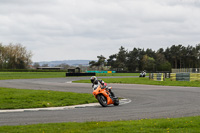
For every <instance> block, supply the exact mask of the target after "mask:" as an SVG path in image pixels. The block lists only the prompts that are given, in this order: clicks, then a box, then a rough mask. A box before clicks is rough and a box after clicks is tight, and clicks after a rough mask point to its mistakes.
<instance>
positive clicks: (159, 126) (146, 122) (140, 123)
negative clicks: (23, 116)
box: [0, 116, 200, 133]
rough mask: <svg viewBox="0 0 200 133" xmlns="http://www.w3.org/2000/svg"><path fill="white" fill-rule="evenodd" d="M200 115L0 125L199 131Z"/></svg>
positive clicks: (12, 129) (42, 131)
mask: <svg viewBox="0 0 200 133" xmlns="http://www.w3.org/2000/svg"><path fill="white" fill-rule="evenodd" d="M199 125H200V116H198V117H184V118H163V119H141V120H130V121H112V122H83V123H76V122H68V123H49V124H36V125H24V126H0V132H6V133H16V132H17V133H24V132H28V133H69V132H71V133H74V132H76V133H88V132H92V133H133V132H140V133H141V132H142V133H149V132H152V133H155V132H156V133H198V132H199V131H200V126H199Z"/></svg>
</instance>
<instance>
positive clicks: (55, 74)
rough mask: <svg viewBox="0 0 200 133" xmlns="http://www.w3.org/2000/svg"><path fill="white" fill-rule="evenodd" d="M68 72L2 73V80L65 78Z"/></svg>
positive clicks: (105, 74)
mask: <svg viewBox="0 0 200 133" xmlns="http://www.w3.org/2000/svg"><path fill="white" fill-rule="evenodd" d="M65 74H66V72H0V80H6V79H34V78H61V77H62V78H64V77H66V76H65ZM97 76H139V73H97Z"/></svg>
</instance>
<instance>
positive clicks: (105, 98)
mask: <svg viewBox="0 0 200 133" xmlns="http://www.w3.org/2000/svg"><path fill="white" fill-rule="evenodd" d="M109 89H112V87H109ZM93 95H94V96H95V98H96V99H97V100H98V101H99V103H100V104H101V106H103V107H106V106H108V105H110V104H113V105H115V106H118V105H119V98H118V97H115V95H114V93H113V92H112V91H109V90H108V89H107V88H106V87H105V86H102V85H98V86H96V87H94V90H93Z"/></svg>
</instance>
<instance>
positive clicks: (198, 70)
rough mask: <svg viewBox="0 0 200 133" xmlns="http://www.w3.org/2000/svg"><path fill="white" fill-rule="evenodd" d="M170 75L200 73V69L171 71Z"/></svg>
mask: <svg viewBox="0 0 200 133" xmlns="http://www.w3.org/2000/svg"><path fill="white" fill-rule="evenodd" d="M172 73H200V68H180V69H172Z"/></svg>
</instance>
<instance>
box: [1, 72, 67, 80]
mask: <svg viewBox="0 0 200 133" xmlns="http://www.w3.org/2000/svg"><path fill="white" fill-rule="evenodd" d="M65 74H66V72H0V80H5V79H33V78H58V77H66V76H65Z"/></svg>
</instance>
